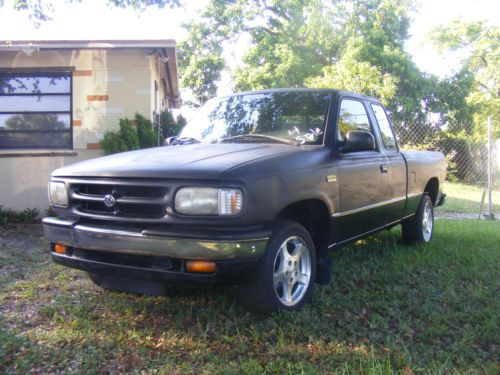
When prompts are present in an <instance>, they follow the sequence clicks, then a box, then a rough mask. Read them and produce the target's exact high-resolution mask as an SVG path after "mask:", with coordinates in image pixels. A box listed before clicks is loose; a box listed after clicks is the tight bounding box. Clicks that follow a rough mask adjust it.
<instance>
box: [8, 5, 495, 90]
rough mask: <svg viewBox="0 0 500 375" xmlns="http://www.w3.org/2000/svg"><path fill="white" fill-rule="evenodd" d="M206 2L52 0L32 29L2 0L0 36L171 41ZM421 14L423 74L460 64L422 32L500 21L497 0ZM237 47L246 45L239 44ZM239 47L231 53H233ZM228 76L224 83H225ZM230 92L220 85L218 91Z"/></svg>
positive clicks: (416, 53)
mask: <svg viewBox="0 0 500 375" xmlns="http://www.w3.org/2000/svg"><path fill="white" fill-rule="evenodd" d="M207 2H208V0H197V1H184V3H185V4H186V5H185V6H184V7H182V8H176V9H170V8H166V9H157V8H149V9H147V10H145V11H144V12H143V13H141V14H138V13H137V12H135V11H133V10H132V9H126V10H123V9H117V8H110V7H108V6H106V5H105V3H106V2H105V1H103V0H82V2H81V3H74V4H67V3H66V1H65V0H53V3H54V12H53V20H52V21H48V22H45V23H43V24H42V25H41V26H40V27H39V28H36V27H34V24H33V21H32V20H30V19H29V17H28V16H27V14H26V13H25V12H17V11H14V10H13V9H12V0H0V40H51V39H64V40H72V39H175V40H177V41H180V40H182V39H183V38H185V37H186V32H185V30H184V29H183V28H182V23H183V22H187V21H190V20H194V19H196V18H197V17H198V15H199V14H200V10H201V9H202V8H203V7H204V5H205V4H206V3H207ZM419 2H420V7H419V12H418V13H417V14H415V16H414V20H413V22H412V24H411V28H410V34H411V38H410V40H409V41H408V43H407V45H406V46H407V50H408V52H409V53H410V54H411V55H412V56H413V60H414V61H415V63H416V64H417V66H418V67H419V68H420V69H421V70H422V71H424V72H427V73H432V74H436V75H438V76H440V77H446V76H450V75H452V74H453V73H454V71H455V70H456V69H457V67H458V57H457V56H452V55H445V56H443V55H439V54H438V53H436V51H434V50H433V49H432V48H431V46H429V45H428V44H427V43H426V35H427V34H428V32H429V31H430V30H432V29H433V28H434V27H436V26H438V25H440V24H446V23H448V22H450V21H452V20H454V19H457V18H462V19H463V20H465V21H478V20H485V21H487V22H489V23H491V24H496V25H500V0H419ZM241 48H244V46H243V47H241ZM243 53H244V50H242V51H234V52H233V54H235V55H236V56H238V55H240V56H241V55H242V54H243ZM228 79H229V80H230V78H229V75H226V77H225V78H224V79H223V82H222V86H229V85H230V82H228ZM227 91H228V87H225V88H224V87H223V88H222V92H223V93H225V92H227Z"/></svg>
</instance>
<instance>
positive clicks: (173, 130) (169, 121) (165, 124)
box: [155, 111, 186, 144]
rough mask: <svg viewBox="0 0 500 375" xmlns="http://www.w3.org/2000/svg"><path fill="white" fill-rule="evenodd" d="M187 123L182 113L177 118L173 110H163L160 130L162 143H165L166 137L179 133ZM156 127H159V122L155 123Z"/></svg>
mask: <svg viewBox="0 0 500 375" xmlns="http://www.w3.org/2000/svg"><path fill="white" fill-rule="evenodd" d="M184 125H186V119H185V118H184V117H183V116H182V115H178V116H177V120H176V119H174V115H173V114H172V112H169V111H163V112H161V113H160V130H161V139H160V142H161V143H160V144H163V141H164V140H165V138H168V137H173V136H176V135H177V134H179V132H180V131H181V129H182V128H183V127H184ZM155 128H156V129H158V124H157V123H155Z"/></svg>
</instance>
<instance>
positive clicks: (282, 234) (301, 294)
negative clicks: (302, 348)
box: [240, 221, 316, 313]
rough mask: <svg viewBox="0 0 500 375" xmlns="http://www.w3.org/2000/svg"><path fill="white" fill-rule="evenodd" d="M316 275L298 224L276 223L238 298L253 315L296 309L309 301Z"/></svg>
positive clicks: (305, 236)
mask: <svg viewBox="0 0 500 375" xmlns="http://www.w3.org/2000/svg"><path fill="white" fill-rule="evenodd" d="M315 275H316V252H315V249H314V243H313V241H312V239H311V236H310V235H309V233H308V232H307V230H306V229H305V228H304V227H303V226H301V225H299V224H298V223H295V222H291V221H279V222H277V225H276V228H275V230H274V234H273V236H272V238H271V240H270V241H269V243H268V246H267V250H266V253H265V254H264V256H263V257H262V259H261V260H260V261H259V263H258V264H257V266H256V268H255V272H254V274H253V276H252V277H251V279H250V280H249V282H248V283H246V284H244V285H242V286H241V287H240V292H241V293H240V296H241V299H242V302H243V303H244V304H245V305H246V306H247V307H248V308H249V309H251V310H253V311H255V312H259V313H271V312H275V311H279V310H296V309H299V308H300V307H302V305H304V303H306V302H307V300H308V299H309V296H310V294H311V291H312V286H313V284H314V280H315Z"/></svg>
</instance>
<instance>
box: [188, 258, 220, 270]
mask: <svg viewBox="0 0 500 375" xmlns="http://www.w3.org/2000/svg"><path fill="white" fill-rule="evenodd" d="M216 268H217V266H216V264H215V262H209V261H206V260H188V261H187V262H186V271H187V272H201V273H214V272H215V270H216Z"/></svg>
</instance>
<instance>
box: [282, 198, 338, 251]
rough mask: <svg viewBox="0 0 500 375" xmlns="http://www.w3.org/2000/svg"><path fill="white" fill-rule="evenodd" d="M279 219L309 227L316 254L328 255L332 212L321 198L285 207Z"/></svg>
mask: <svg viewBox="0 0 500 375" xmlns="http://www.w3.org/2000/svg"><path fill="white" fill-rule="evenodd" d="M276 219H278V220H291V221H295V222H297V223H299V224H300V225H302V226H303V227H304V228H306V229H307V231H308V232H309V235H310V236H311V238H312V240H313V242H314V247H315V248H316V255H317V256H318V257H319V258H322V257H324V256H326V254H327V249H328V239H329V232H330V225H329V222H330V220H329V219H330V214H329V212H328V208H327V207H326V205H325V204H324V203H323V202H322V201H320V200H319V199H308V200H304V201H300V202H296V203H293V204H291V205H289V206H287V207H285V208H284V209H283V210H281V212H280V213H279V214H278V216H277V217H276Z"/></svg>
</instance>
